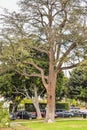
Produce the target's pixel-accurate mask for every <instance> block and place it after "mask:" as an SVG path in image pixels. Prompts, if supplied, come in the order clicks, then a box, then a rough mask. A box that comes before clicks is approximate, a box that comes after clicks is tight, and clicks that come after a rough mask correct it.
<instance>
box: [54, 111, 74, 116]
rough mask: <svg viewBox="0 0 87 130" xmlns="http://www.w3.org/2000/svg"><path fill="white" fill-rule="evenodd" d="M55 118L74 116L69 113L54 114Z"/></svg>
mask: <svg viewBox="0 0 87 130" xmlns="http://www.w3.org/2000/svg"><path fill="white" fill-rule="evenodd" d="M56 116H57V117H73V116H74V114H73V113H72V112H69V111H62V112H56Z"/></svg>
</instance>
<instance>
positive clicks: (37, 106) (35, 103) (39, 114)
mask: <svg viewBox="0 0 87 130" xmlns="http://www.w3.org/2000/svg"><path fill="white" fill-rule="evenodd" d="M34 95H35V100H34V101H33V104H34V106H35V109H36V112H37V118H38V119H41V118H42V116H41V112H40V107H39V102H38V95H37V87H36V85H35V86H34Z"/></svg>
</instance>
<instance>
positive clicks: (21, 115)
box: [16, 111, 36, 119]
mask: <svg viewBox="0 0 87 130" xmlns="http://www.w3.org/2000/svg"><path fill="white" fill-rule="evenodd" d="M33 118H36V117H35V116H33V115H32V114H31V113H29V112H27V111H18V112H17V113H16V119H33Z"/></svg>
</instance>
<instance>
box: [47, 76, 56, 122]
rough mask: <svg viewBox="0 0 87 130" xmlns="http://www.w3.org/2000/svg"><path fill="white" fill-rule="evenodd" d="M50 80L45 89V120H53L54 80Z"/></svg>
mask: <svg viewBox="0 0 87 130" xmlns="http://www.w3.org/2000/svg"><path fill="white" fill-rule="evenodd" d="M54 80H55V79H54V77H53V80H52V81H50V83H49V86H48V90H47V110H46V122H54V119H55V88H56V85H55V82H54Z"/></svg>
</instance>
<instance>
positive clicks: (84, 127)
mask: <svg viewBox="0 0 87 130" xmlns="http://www.w3.org/2000/svg"><path fill="white" fill-rule="evenodd" d="M22 124H23V125H24V126H27V127H28V128H31V130H87V120H84V119H83V120H57V121H56V122H55V123H51V124H50V123H49V124H48V123H44V122H32V121H29V122H27V123H22Z"/></svg>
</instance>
